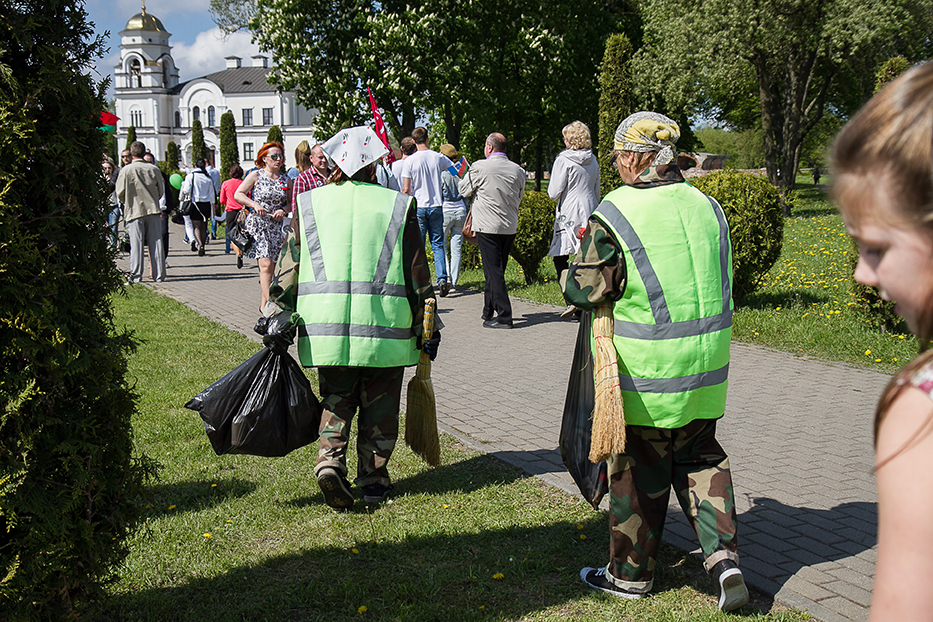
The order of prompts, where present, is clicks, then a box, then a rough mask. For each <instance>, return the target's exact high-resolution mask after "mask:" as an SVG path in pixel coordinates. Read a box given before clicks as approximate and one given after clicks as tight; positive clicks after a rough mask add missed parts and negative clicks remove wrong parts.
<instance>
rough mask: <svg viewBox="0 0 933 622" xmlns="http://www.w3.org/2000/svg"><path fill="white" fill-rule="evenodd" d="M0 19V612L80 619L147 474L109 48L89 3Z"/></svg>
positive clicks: (120, 550) (119, 555) (120, 548)
mask: <svg viewBox="0 0 933 622" xmlns="http://www.w3.org/2000/svg"><path fill="white" fill-rule="evenodd" d="M0 14H2V18H0V21H2V22H3V28H2V29H0V50H2V52H0V118H2V119H3V122H2V123H0V158H2V159H3V161H4V162H5V165H4V166H3V167H2V169H0V265H2V266H3V278H2V279H0V326H3V329H2V330H0V369H2V370H3V371H2V381H0V403H2V404H4V410H3V416H2V417H0V482H3V485H2V486H0V577H3V579H2V581H0V619H2V620H65V619H68V620H72V619H80V618H82V617H84V616H83V615H82V613H83V612H84V610H85V608H86V607H87V605H89V604H90V603H91V602H92V601H93V600H95V599H96V598H98V597H100V596H101V594H102V589H101V585H102V584H103V583H104V582H105V581H106V580H107V579H108V578H109V577H111V576H112V573H113V571H114V569H115V568H116V567H117V566H118V565H119V564H120V563H121V562H122V560H123V559H124V558H125V557H126V554H127V552H128V551H127V541H128V537H129V536H130V535H131V533H132V532H133V530H134V529H135V527H136V526H137V524H138V521H139V520H140V518H141V512H142V509H143V504H142V503H140V498H141V495H142V492H143V478H144V476H145V473H146V469H145V468H144V467H143V466H142V464H141V462H140V460H139V459H137V458H135V457H134V455H133V434H132V427H131V416H132V414H133V412H134V410H135V409H136V401H137V399H138V396H137V395H136V394H135V393H134V392H133V389H132V387H131V382H130V381H129V380H128V378H127V361H126V359H127V355H128V354H129V352H131V351H132V349H133V348H134V347H135V344H134V342H133V340H132V337H131V336H130V335H128V334H127V333H126V332H125V330H124V329H122V328H118V327H117V326H115V323H114V317H113V308H112V306H111V299H112V296H113V295H114V294H115V293H116V292H118V291H120V289H121V287H122V284H123V282H124V281H123V277H122V276H121V273H120V271H119V270H118V269H117V267H116V265H115V264H114V261H113V253H114V252H115V251H113V250H111V249H110V248H109V246H110V245H109V227H108V226H107V214H108V212H109V211H110V207H109V204H108V203H107V201H106V197H105V188H104V186H103V182H102V180H101V175H100V157H101V153H102V150H103V149H104V145H105V137H104V133H103V132H102V131H100V129H98V128H99V126H100V111H101V110H104V109H105V101H104V94H105V92H106V87H107V84H106V81H105V82H104V83H97V82H95V80H94V78H93V76H92V73H91V72H88V71H87V67H92V66H93V65H94V62H95V61H96V60H97V59H99V58H101V57H102V56H103V53H104V51H105V50H106V42H105V40H104V39H103V37H102V36H101V35H95V34H94V30H93V28H92V25H91V24H90V23H89V22H88V19H87V13H86V12H85V10H84V3H83V2H72V1H70V0H34V1H33V2H15V3H14V2H5V3H3V9H2V11H0ZM50 171H54V175H51V176H50Z"/></svg>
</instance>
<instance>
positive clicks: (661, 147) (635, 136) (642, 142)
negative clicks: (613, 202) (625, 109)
mask: <svg viewBox="0 0 933 622" xmlns="http://www.w3.org/2000/svg"><path fill="white" fill-rule="evenodd" d="M678 138H680V127H679V126H678V125H677V122H676V121H674V120H673V119H671V118H668V117H665V116H664V115H663V114H659V113H657V112H648V111H643V112H636V113H635V114H632V115H629V116H628V117H626V118H625V120H624V121H622V123H620V124H619V127H618V128H616V135H615V144H614V147H615V149H616V150H618V151H635V152H639V153H645V152H649V151H657V152H658V155H657V156H656V157H655V159H654V166H659V165H661V164H668V163H670V162H671V160H673V159H674V155H675V152H674V143H676V142H677V139H678Z"/></svg>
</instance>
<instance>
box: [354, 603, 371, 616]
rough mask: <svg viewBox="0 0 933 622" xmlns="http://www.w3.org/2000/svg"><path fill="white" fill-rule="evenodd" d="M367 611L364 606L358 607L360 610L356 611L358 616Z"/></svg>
mask: <svg viewBox="0 0 933 622" xmlns="http://www.w3.org/2000/svg"><path fill="white" fill-rule="evenodd" d="M368 610H369V608H368V607H367V606H366V605H360V608H359V609H357V610H356V611H357V612H358V613H359V614H360V615H362V614H364V613H366V612H367V611H368Z"/></svg>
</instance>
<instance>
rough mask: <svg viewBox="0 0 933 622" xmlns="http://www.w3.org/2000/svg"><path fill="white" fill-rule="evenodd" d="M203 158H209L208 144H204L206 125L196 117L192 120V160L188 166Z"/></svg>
mask: <svg viewBox="0 0 933 622" xmlns="http://www.w3.org/2000/svg"><path fill="white" fill-rule="evenodd" d="M201 158H204V159H205V160H206V159H207V145H205V144H204V126H202V125H201V121H199V120H198V119H195V120H194V121H192V122H191V162H188V166H194V163H195V162H197V161H198V160H200V159H201Z"/></svg>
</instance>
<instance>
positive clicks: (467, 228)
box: [460, 209, 476, 244]
mask: <svg viewBox="0 0 933 622" xmlns="http://www.w3.org/2000/svg"><path fill="white" fill-rule="evenodd" d="M460 232H461V233H462V234H463V239H464V240H465V241H466V242H467V243H468V244H476V233H474V231H473V210H472V209H471V210H470V211H469V212H467V217H466V220H464V221H463V229H462V230H461V231H460Z"/></svg>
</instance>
